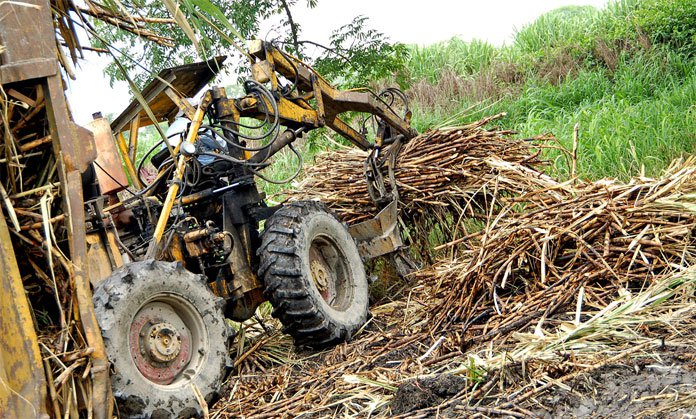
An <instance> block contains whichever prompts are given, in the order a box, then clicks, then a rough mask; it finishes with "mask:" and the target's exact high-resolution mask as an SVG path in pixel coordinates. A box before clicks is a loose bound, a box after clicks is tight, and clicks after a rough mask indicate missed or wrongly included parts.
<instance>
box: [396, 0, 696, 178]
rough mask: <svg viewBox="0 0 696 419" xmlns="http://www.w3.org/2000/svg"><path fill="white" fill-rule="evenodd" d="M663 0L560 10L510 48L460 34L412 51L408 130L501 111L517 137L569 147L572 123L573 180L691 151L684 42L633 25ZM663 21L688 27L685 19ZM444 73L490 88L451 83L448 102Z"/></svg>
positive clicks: (694, 104) (652, 165)
mask: <svg viewBox="0 0 696 419" xmlns="http://www.w3.org/2000/svg"><path fill="white" fill-rule="evenodd" d="M670 2H673V3H675V4H676V3H678V5H677V6H675V7H682V6H681V5H682V4H683V3H681V2H680V1H678V0H623V1H618V2H613V3H611V4H609V5H608V7H607V8H605V9H603V10H597V9H594V8H592V7H571V8H562V9H559V10H556V11H553V12H551V13H548V14H546V15H544V16H542V17H540V18H539V19H538V20H537V21H535V22H534V23H532V24H530V25H528V26H527V27H524V28H522V29H520V30H519V31H518V32H517V33H516V36H515V39H514V42H513V43H512V45H510V46H504V47H500V48H492V49H491V48H489V46H486V47H483V46H482V45H484V44H482V43H480V42H478V41H476V42H472V43H466V42H463V41H461V40H451V41H449V42H448V43H445V44H436V45H433V46H430V47H425V48H423V47H421V48H413V49H412V54H411V56H410V61H409V64H408V68H409V70H410V74H409V75H410V76H411V81H410V85H411V86H413V87H412V88H411V96H412V97H413V98H414V102H415V103H414V119H413V123H414V126H415V127H416V128H417V129H419V130H421V131H423V130H427V129H429V128H433V127H436V126H439V125H442V124H446V125H457V124H463V123H466V122H468V121H470V120H472V119H478V118H480V117H481V116H482V115H484V114H489V113H495V112H500V111H505V112H507V113H508V116H507V117H506V118H505V119H504V120H502V121H501V122H500V124H502V125H503V126H504V127H505V128H511V129H515V130H517V131H519V132H520V134H521V135H525V136H531V135H536V134H539V133H545V132H552V133H553V134H555V135H556V137H557V138H558V140H559V141H560V143H561V144H562V145H563V146H565V147H566V148H570V147H571V145H572V133H573V126H574V125H575V124H576V123H579V124H580V142H579V162H578V171H579V174H580V175H581V176H583V177H586V178H590V179H596V178H601V177H618V178H623V179H625V178H628V177H630V176H633V175H636V174H641V173H644V174H646V175H656V174H658V173H659V172H660V171H661V170H662V169H663V168H664V167H665V165H666V164H668V163H669V161H671V160H672V159H673V158H676V157H679V156H681V155H684V154H691V153H694V151H696V59H695V58H694V55H693V54H690V53H689V51H688V46H687V47H685V46H684V45H681V44H680V47H679V48H677V47H675V45H673V44H672V43H671V42H672V41H673V40H672V39H670V40H669V42H664V43H660V42H659V39H660V38H659V37H658V36H654V34H652V33H651V32H647V31H645V29H644V28H643V27H642V26H640V22H641V20H640V19H639V18H640V16H642V13H644V10H645V9H646V8H655V7H657V6H655V4H656V3H659V4H658V6H659V7H662V8H663V9H666V10H673V9H674V8H670V7H671V6H669V5H665V4H666V3H670ZM685 3H693V4H694V5H695V6H693V7H692V8H688V7H685V8H684V10H685V12H684V13H687V14H688V13H691V12H692V10H696V2H693V1H689V2H685ZM668 6H669V7H668ZM672 20H673V21H675V22H677V23H675V25H676V24H678V25H680V26H678V28H679V30H681V31H682V33H687V34H690V33H691V32H689V30H690V29H689V28H688V27H687V28H685V25H686V24H685V18H683V17H675V18H674V19H672ZM650 22H651V24H653V25H658V23H659V22H658V23H655V22H654V19H653V20H651V21H650ZM668 26H669V22H666V23H664V25H663V27H668ZM692 26H693V27H695V28H696V21H694V22H692ZM663 31H664V30H663ZM661 36H663V35H661ZM694 42H696V40H694ZM477 68H478V69H477ZM510 71H512V72H513V73H514V74H513V76H510ZM453 72H454V75H455V77H458V78H459V80H461V81H462V82H468V83H473V82H479V83H480V82H481V80H484V79H485V80H489V81H490V80H492V81H493V82H494V85H493V87H490V86H489V87H488V90H487V91H488V92H489V95H488V96H487V97H481V96H480V95H476V94H472V93H471V92H472V91H474V90H471V89H468V90H467V89H460V91H459V92H458V95H457V97H456V98H453V97H452V89H443V87H445V86H456V85H457V82H456V81H451V80H449V81H447V80H448V79H449V78H452V77H453ZM444 81H447V83H446V84H445V83H444ZM472 106H473V110H470V111H468V112H464V111H465V110H467V109H470V107H472ZM548 157H549V159H551V160H553V161H555V162H556V165H555V168H556V170H557V172H558V174H560V175H566V174H567V171H568V168H567V164H566V160H565V159H564V158H562V156H561V154H560V153H550V154H549V155H548Z"/></svg>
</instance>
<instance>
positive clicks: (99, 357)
mask: <svg viewBox="0 0 696 419" xmlns="http://www.w3.org/2000/svg"><path fill="white" fill-rule="evenodd" d="M10 3H12V2H10ZM37 3H45V2H39V1H38V0H37ZM0 6H2V7H10V8H12V10H11V13H12V16H13V17H16V18H17V19H16V20H17V21H18V22H22V21H26V22H29V21H32V22H34V23H35V26H34V27H31V26H29V25H27V26H26V27H22V26H21V25H18V26H17V27H15V26H12V27H9V26H3V27H0V41H2V42H1V43H0V44H1V45H3V47H4V48H5V51H4V53H3V55H0V57H2V61H0V82H1V83H2V86H3V89H4V91H12V92H14V93H13V94H14V97H15V98H19V99H17V103H23V104H27V103H29V102H32V103H30V105H33V106H35V107H36V108H37V109H38V108H40V100H39V99H41V100H42V101H45V105H44V106H43V107H41V109H40V111H37V112H36V113H32V111H28V112H26V113H20V117H18V118H16V119H12V118H11V117H10V120H9V121H8V122H7V123H6V124H5V127H7V125H8V124H10V123H14V124H15V128H16V129H15V130H14V131H15V133H16V135H21V136H22V138H33V137H28V136H27V135H29V134H27V130H28V128H27V126H26V125H27V123H26V121H25V119H27V118H29V117H30V116H31V117H32V118H34V119H36V115H39V116H41V115H43V114H44V113H45V117H41V118H43V119H41V120H42V121H43V122H42V123H41V124H39V125H41V126H42V127H45V128H42V129H47V130H48V131H49V132H50V135H49V136H46V137H42V138H38V139H37V140H32V145H31V147H42V146H43V144H46V143H47V142H48V143H49V144H50V145H52V152H51V153H49V154H50V155H51V156H53V157H52V159H53V160H50V158H51V157H50V156H48V157H46V156H47V154H46V153H44V154H42V155H40V156H39V155H38V153H35V154H36V155H33V154H31V153H29V154H26V155H23V156H20V157H18V159H27V161H28V162H31V161H33V160H29V159H39V158H42V159H43V158H49V160H48V161H55V162H56V163H57V166H56V167H57V170H58V174H59V175H60V182H59V183H60V184H59V185H57V186H56V184H49V185H48V186H46V189H45V190H54V189H51V188H59V195H60V201H59V202H60V203H61V208H62V214H61V215H59V216H57V217H53V218H50V219H48V220H47V219H44V220H43V222H37V223H35V225H28V226H24V225H19V224H18V223H17V222H16V217H13V216H12V214H13V212H12V208H11V207H12V204H13V202H15V203H16V202H17V201H14V198H17V199H19V197H22V198H25V197H26V196H27V194H28V193H29V192H31V193H36V191H34V190H32V191H28V192H19V193H13V192H12V191H10V193H9V194H5V193H3V198H4V200H5V204H6V205H5V207H6V210H5V211H6V214H7V216H8V219H10V220H11V221H12V223H11V224H14V227H15V228H16V230H17V231H18V232H20V231H35V230H36V229H40V228H45V229H46V232H47V237H49V238H50V236H51V234H50V230H51V228H50V225H58V224H61V223H62V225H63V226H64V228H62V230H61V232H64V233H65V235H64V239H61V238H60V237H59V239H58V243H57V244H56V245H55V246H59V247H62V253H64V254H65V255H66V257H64V258H62V257H61V259H60V261H61V263H63V265H64V268H65V271H66V272H68V274H69V276H70V279H69V288H68V289H69V290H71V291H72V293H73V294H74V296H75V298H74V299H73V300H71V301H73V303H72V305H71V307H74V308H75V309H76V310H77V311H76V314H74V317H75V318H76V321H77V322H79V324H80V325H81V328H80V330H79V339H77V340H79V341H80V342H83V343H84V346H85V348H84V350H82V351H76V352H75V353H69V354H67V355H61V356H63V357H64V358H61V359H74V357H75V356H78V355H79V356H84V357H86V359H88V361H87V362H88V364H87V365H88V368H85V372H84V376H85V377H88V376H89V377H91V381H90V386H91V390H90V391H89V392H87V393H89V394H90V395H91V396H90V397H91V398H90V400H89V402H88V401H86V400H82V399H79V398H77V397H75V400H74V401H72V402H70V401H68V402H67V403H68V406H70V403H73V405H72V408H73V409H75V408H76V407H75V406H76V405H77V406H81V408H86V409H92V410H94V413H95V417H110V416H111V405H112V403H111V397H112V391H113V396H115V399H116V401H117V406H118V413H119V414H121V415H122V416H126V417H131V416H135V417H149V416H164V417H167V416H175V417H177V416H195V415H198V414H199V413H200V405H201V400H206V401H210V400H211V399H212V398H213V397H214V395H215V394H216V393H217V391H218V390H219V389H220V385H221V381H222V378H223V376H224V374H225V373H226V370H227V369H228V367H229V365H230V360H229V348H228V344H229V340H230V337H231V335H232V333H231V332H230V330H231V329H230V328H229V324H228V322H227V321H226V320H225V319H226V318H227V319H232V320H236V321H243V320H246V319H248V318H250V317H252V316H253V315H254V313H255V310H256V308H257V307H258V306H259V304H261V303H262V302H264V301H270V303H271V304H272V305H273V307H274V310H273V315H274V316H275V317H277V318H278V319H279V320H280V321H281V323H282V324H283V326H284V331H285V332H286V333H288V334H290V335H291V336H292V337H293V338H294V341H295V343H296V344H297V345H303V346H309V347H326V346H330V345H333V344H336V343H339V342H342V341H345V340H348V339H350V337H351V336H352V335H353V334H354V333H355V332H356V331H357V330H358V329H359V328H360V327H361V326H362V325H363V324H364V323H365V321H366V319H367V316H368V295H367V285H368V284H367V278H366V274H365V270H364V265H363V262H364V261H365V260H368V259H371V258H374V257H377V256H381V255H386V254H392V253H394V252H396V251H398V250H400V249H401V248H402V247H403V242H402V238H401V235H400V232H399V230H398V227H397V219H398V212H397V205H398V193H397V189H396V185H395V183H394V180H393V179H394V177H393V169H394V167H393V166H394V161H395V158H394V157H395V155H396V153H397V152H398V149H399V146H400V144H401V143H403V142H405V141H407V140H408V139H410V138H412V137H413V136H414V135H415V132H414V130H413V129H412V128H410V126H409V119H410V113H409V112H408V110H407V104H406V103H405V102H406V101H405V97H404V96H403V95H402V94H400V93H399V92H398V91H396V90H393V89H388V90H386V91H384V92H382V93H380V94H375V93H372V92H371V91H368V90H364V91H339V90H337V89H335V88H333V87H332V86H331V85H330V84H329V83H328V82H326V81H325V80H324V79H323V78H322V77H321V76H320V75H319V74H318V73H316V72H315V71H314V70H313V69H312V68H311V67H309V66H308V65H306V64H304V63H302V62H300V61H299V60H297V59H295V58H293V57H291V56H289V55H288V54H286V53H284V52H282V51H281V50H279V49H277V48H275V47H274V46H273V45H271V44H268V43H265V42H260V41H256V42H254V43H252V44H251V46H250V49H249V54H248V57H249V60H250V65H251V74H252V78H251V79H250V80H248V81H247V82H246V83H244V90H245V94H244V95H243V96H242V97H239V98H228V97H227V93H226V91H225V90H224V89H222V88H219V87H213V88H206V87H205V86H206V85H207V83H208V82H209V80H211V79H212V77H213V76H214V75H215V73H216V72H217V71H218V70H219V69H220V68H221V65H222V63H223V61H224V58H216V59H213V60H210V61H208V62H205V63H199V64H192V65H187V66H181V67H177V68H174V69H169V70H165V71H163V72H162V73H160V74H159V75H158V77H156V78H155V80H153V82H151V83H150V85H148V86H147V87H146V88H145V89H144V90H143V92H142V97H140V98H139V100H138V101H135V102H133V103H132V104H131V105H130V106H129V107H128V108H127V109H126V110H125V111H124V112H123V113H122V114H121V115H120V116H119V117H117V118H116V119H115V120H114V121H113V122H111V124H109V123H108V122H107V121H106V120H105V119H104V118H101V117H99V116H98V115H97V116H96V117H95V121H93V122H92V123H91V124H90V128H91V129H90V131H91V133H90V131H87V130H84V129H82V128H80V127H78V126H76V125H75V124H74V123H73V122H72V120H71V117H70V115H69V112H68V110H67V106H66V103H65V101H64V98H63V92H62V83H61V80H60V79H61V77H60V72H59V67H58V63H57V60H56V58H55V57H56V56H57V55H58V54H57V53H56V50H55V44H53V43H52V40H53V39H54V38H53V33H52V25H51V19H50V14H47V13H48V11H47V9H46V8H45V7H44V8H17V7H15V5H12V4H8V3H0ZM37 26H38V27H40V28H42V30H41V31H39V32H32V33H29V32H28V31H29V29H28V28H31V30H32V31H34V30H35V27H37ZM31 36H35V37H36V39H38V40H39V41H40V42H38V43H35V48H33V49H31V48H30V49H27V48H26V42H25V41H26V39H29V38H30V37H31ZM49 40H50V41H49ZM20 41H21V42H20ZM37 45H38V47H36V46H37ZM37 86H38V87H37ZM191 97H198V98H199V100H196V101H191V100H190V98H191ZM400 99H403V102H404V105H406V106H404V107H403V113H401V112H399V114H397V110H396V109H397V108H398V107H397V104H396V102H398V101H399V100H400ZM13 103H14V102H13ZM30 107H31V106H30ZM346 112H358V113H366V114H369V115H370V116H371V118H372V121H373V122H374V125H375V127H376V128H375V130H374V131H375V134H374V135H373V136H372V137H373V140H372V141H371V140H369V139H368V135H367V132H366V130H361V131H358V130H356V129H354V128H352V127H351V126H350V125H349V124H348V123H347V122H346V120H345V119H343V118H342V115H345V113H346ZM32 120H33V119H32ZM163 121H168V122H170V128H169V129H168V130H167V132H166V133H165V132H162V134H163V138H162V140H161V142H160V143H159V144H155V145H154V146H152V147H151V148H150V150H149V151H148V152H147V153H146V155H145V157H143V158H141V159H140V162H137V161H135V160H136V158H135V157H136V153H135V151H136V150H137V148H138V147H137V138H138V132H139V129H140V128H142V127H145V126H148V125H154V126H155V127H156V128H157V129H158V130H161V128H159V127H160V125H159V124H160V123H161V122H163ZM249 121H255V123H252V122H249ZM10 125H11V124H10ZM17 126H21V129H20V128H17ZM321 127H328V128H330V129H332V130H334V131H336V132H337V133H339V134H341V135H342V136H343V137H345V138H346V139H348V140H349V141H351V142H352V143H354V144H355V145H356V146H358V147H360V148H362V149H364V150H367V151H369V158H368V159H367V161H366V163H365V180H366V181H367V182H368V190H369V192H370V195H371V196H372V197H373V199H374V201H375V204H376V206H377V208H379V209H380V211H379V213H378V214H377V216H375V218H374V219H371V220H368V221H365V222H362V223H360V224H357V225H352V226H349V227H348V226H346V225H344V224H343V223H341V222H340V221H339V220H338V219H336V218H335V217H334V215H333V214H332V213H331V212H330V211H329V210H328V209H327V208H326V207H325V206H324V205H322V204H321V203H318V202H313V201H306V202H293V203H289V204H285V205H276V206H269V205H267V203H266V200H265V197H264V195H263V193H261V192H259V190H258V188H257V185H256V178H265V179H267V180H268V181H273V180H272V179H269V178H268V177H267V176H264V169H266V168H267V167H268V166H270V165H271V158H272V157H273V156H274V155H276V154H277V153H279V152H281V151H282V150H288V151H289V152H290V153H294V154H295V155H297V157H298V158H300V154H299V152H297V150H296V149H295V148H294V146H293V142H294V141H295V140H296V139H297V138H298V137H300V136H302V135H304V134H305V133H307V132H309V131H311V130H314V129H318V128H321ZM126 134H127V135H126ZM126 136H127V137H128V143H127V142H126ZM3 138H4V141H5V143H4V144H5V146H6V147H7V144H8V143H7V141H8V140H7V138H8V137H3ZM18 141H19V140H18ZM19 142H20V143H21V141H19ZM28 144H29V143H21V144H20V145H19V148H20V149H22V150H23V148H22V147H29V145H28ZM37 149H38V148H37ZM37 149H32V150H37ZM48 151H50V150H47V152H48ZM119 152H120V156H119ZM27 156H29V157H27ZM11 160H12V158H10V159H6V161H11ZM22 161H24V160H22ZM41 161H44V160H41ZM150 163H151V164H152V165H153V166H154V167H155V169H156V170H155V173H153V175H152V176H150V177H148V176H143V173H144V172H146V170H145V169H143V167H142V166H144V164H150ZM23 167H27V166H23ZM124 167H125V169H124ZM7 169H8V170H7V172H8V173H10V175H5V174H3V175H2V176H0V181H3V182H4V183H8V182H9V179H10V178H11V173H12V170H11V169H12V167H10V165H9V164H8V166H7ZM124 170H125V172H124ZM51 173H54V172H51V171H49V174H51ZM41 176H43V174H41ZM39 189H40V188H39ZM0 192H1V191H0ZM42 205H43V204H42ZM45 208H46V207H45V206H43V207H42V209H45ZM0 218H1V220H0V237H1V238H2V246H3V249H2V250H3V251H2V254H1V255H0V269H2V276H3V277H2V280H1V282H0V284H1V285H2V290H3V298H2V299H0V313H1V314H2V316H1V317H0V329H1V330H2V332H3V333H4V334H5V336H9V335H10V334H12V335H15V336H17V335H19V334H21V335H22V336H25V338H24V339H21V340H20V341H19V342H10V341H9V340H8V339H6V338H5V339H4V340H3V346H2V347H0V380H1V382H0V416H3V415H10V416H15V415H14V414H13V413H17V416H26V414H29V415H32V416H36V415H38V416H41V415H42V413H43V414H46V413H47V412H51V413H52V414H53V415H58V414H60V411H59V409H58V408H57V407H56V406H57V403H56V398H60V395H55V394H50V397H47V393H52V391H47V390H46V388H48V389H49V390H53V389H54V386H51V385H50V383H49V382H47V380H46V376H45V374H49V377H48V378H49V380H48V381H50V382H54V378H55V377H52V376H51V375H50V371H49V370H50V368H48V367H46V371H44V366H47V365H48V363H47V361H46V358H45V353H44V363H43V365H42V363H41V358H42V351H40V350H39V346H38V341H37V337H36V333H35V332H34V330H35V322H36V321H35V320H32V311H31V305H30V303H31V302H30V301H29V300H27V298H26V296H25V293H24V292H23V289H22V275H21V274H20V271H22V270H23V269H25V268H26V267H27V266H29V264H28V263H27V261H24V260H22V258H16V257H15V252H16V251H17V248H13V244H12V243H15V239H14V237H13V238H12V239H10V233H12V234H14V232H12V230H11V229H9V228H8V226H7V224H6V222H5V217H0ZM25 227H26V229H25ZM17 237H22V238H23V240H27V242H28V243H30V244H31V243H34V241H32V240H38V239H39V238H40V235H38V234H33V235H31V236H29V239H27V238H25V236H22V235H20V234H17ZM61 237H63V236H62V235H61ZM36 243H37V244H38V242H36ZM25 244H26V243H25ZM48 245H49V247H50V246H53V245H52V244H51V243H49V244H48ZM38 246H39V247H38V248H37V249H38V250H39V251H40V252H42V253H44V254H47V255H48V258H49V259H50V258H51V257H53V258H54V259H55V257H56V255H55V254H52V253H51V252H49V251H47V249H45V248H43V247H46V246H47V245H46V243H44V244H43V245H40V244H38ZM41 246H43V247H41ZM55 246H54V247H55ZM31 266H33V265H31ZM49 279H50V278H49ZM54 292H55V293H57V292H58V287H56V288H55V289H54ZM92 295H93V298H91V297H92ZM8 296H9V298H8ZM70 313H72V311H71V312H70ZM70 313H69V314H70ZM71 315H72V314H71ZM71 357H73V358H71ZM82 367H84V364H81V368H82ZM66 371H67V369H66ZM17 372H19V373H17ZM61 378H62V376H61ZM48 400H53V403H49V402H48ZM70 400H72V399H70ZM63 402H64V403H65V402H66V400H63ZM47 406H48V407H47ZM27 412H28V413H27Z"/></svg>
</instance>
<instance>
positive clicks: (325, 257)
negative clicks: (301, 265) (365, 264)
mask: <svg viewBox="0 0 696 419" xmlns="http://www.w3.org/2000/svg"><path fill="white" fill-rule="evenodd" d="M309 270H310V275H311V277H312V280H313V282H314V285H315V286H316V288H317V290H318V291H319V294H320V295H321V297H322V298H323V299H324V301H325V302H326V303H327V304H328V305H329V306H330V307H331V308H333V309H335V310H338V311H345V310H346V309H347V308H348V307H349V306H350V302H351V300H352V297H353V287H352V284H351V280H350V279H351V276H350V274H351V270H350V265H349V264H348V261H347V258H346V256H345V254H344V253H343V251H342V250H341V248H340V247H338V245H337V244H336V242H335V241H334V240H333V239H331V237H329V236H326V235H319V236H316V237H315V238H314V239H313V240H312V243H311V245H310V247H309Z"/></svg>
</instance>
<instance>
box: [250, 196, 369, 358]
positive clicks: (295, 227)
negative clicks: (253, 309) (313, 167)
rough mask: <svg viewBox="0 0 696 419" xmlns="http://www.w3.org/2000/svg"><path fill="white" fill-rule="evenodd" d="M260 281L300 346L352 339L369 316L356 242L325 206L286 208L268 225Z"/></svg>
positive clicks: (301, 204)
mask: <svg viewBox="0 0 696 419" xmlns="http://www.w3.org/2000/svg"><path fill="white" fill-rule="evenodd" d="M258 254H259V259H260V265H259V266H260V267H259V277H261V278H263V281H264V284H265V286H266V290H265V295H266V297H267V298H268V299H269V300H270V301H271V304H272V305H273V307H274V310H273V316H274V317H277V318H278V319H280V321H281V323H283V326H284V329H283V331H284V332H285V333H288V334H290V335H291V336H292V337H293V338H294V341H295V344H296V345H304V346H310V347H314V348H321V347H327V346H331V345H334V344H336V343H339V342H343V341H346V340H349V339H350V338H351V336H352V335H353V334H355V332H356V331H357V330H358V329H359V328H360V327H362V326H363V324H365V321H366V320H367V317H368V282H367V277H366V275H365V267H364V266H363V263H362V260H361V259H360V254H359V253H358V248H357V246H356V244H355V241H354V240H353V238H352V237H351V235H350V234H349V233H348V229H347V228H346V226H345V225H344V224H343V223H341V222H340V221H338V219H336V217H335V216H334V215H333V214H331V213H330V212H329V210H328V209H327V208H326V207H325V206H324V205H323V204H321V203H318V202H313V201H307V202H295V203H291V204H288V205H285V206H284V207H283V208H281V209H280V210H278V211H277V212H276V213H275V214H274V215H273V216H272V217H271V218H270V219H269V220H268V221H267V222H266V228H265V230H264V232H263V238H262V245H261V247H260V249H259V253H258Z"/></svg>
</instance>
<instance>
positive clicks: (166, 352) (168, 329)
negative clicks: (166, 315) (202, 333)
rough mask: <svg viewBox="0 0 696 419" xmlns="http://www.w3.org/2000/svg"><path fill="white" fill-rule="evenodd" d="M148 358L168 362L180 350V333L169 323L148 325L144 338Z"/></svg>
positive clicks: (174, 357)
mask: <svg viewBox="0 0 696 419" xmlns="http://www.w3.org/2000/svg"><path fill="white" fill-rule="evenodd" d="M144 344H145V347H146V348H147V352H148V355H149V356H150V359H152V360H153V361H156V362H170V361H172V360H173V359H176V357H177V356H178V355H179V352H180V351H181V334H179V331H178V330H177V329H176V327H174V326H173V325H172V324H170V323H166V322H164V323H157V324H154V325H152V326H150V330H149V331H148V332H147V339H145V340H144Z"/></svg>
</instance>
